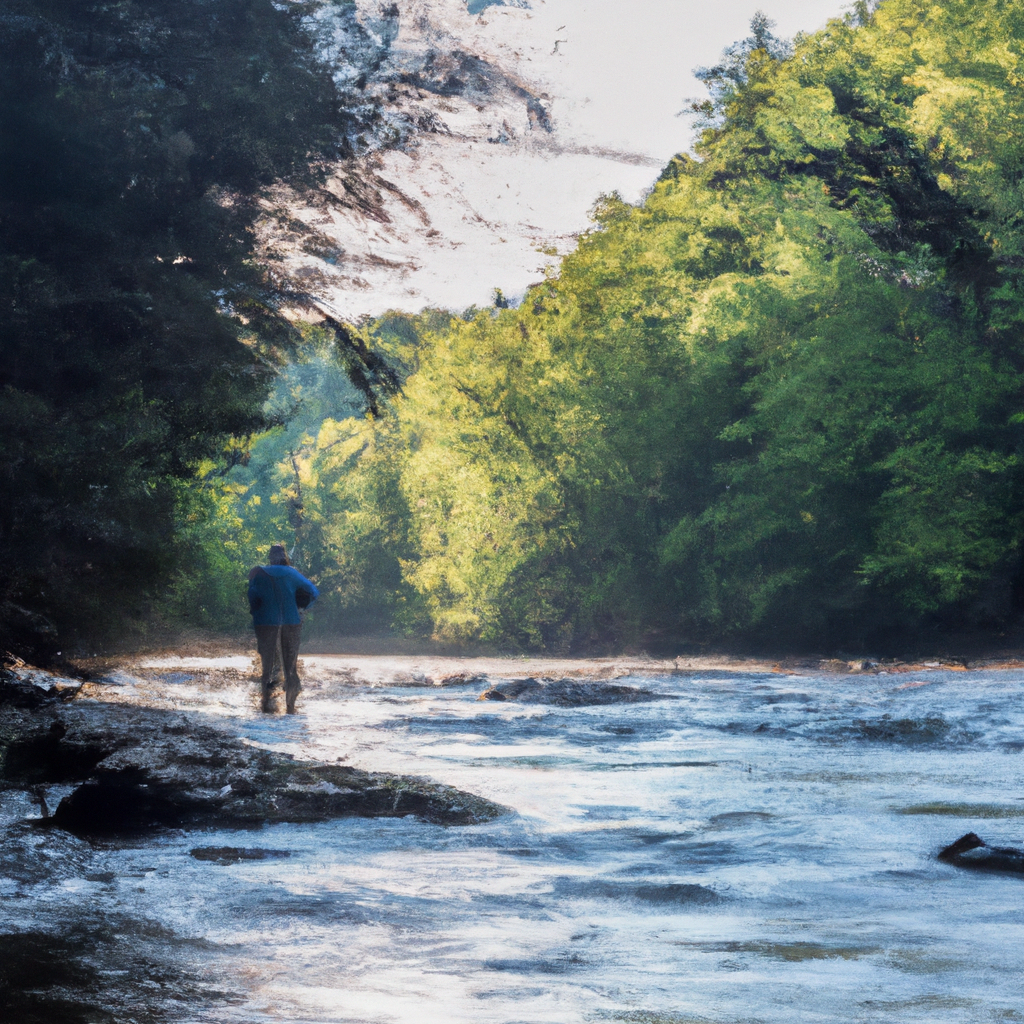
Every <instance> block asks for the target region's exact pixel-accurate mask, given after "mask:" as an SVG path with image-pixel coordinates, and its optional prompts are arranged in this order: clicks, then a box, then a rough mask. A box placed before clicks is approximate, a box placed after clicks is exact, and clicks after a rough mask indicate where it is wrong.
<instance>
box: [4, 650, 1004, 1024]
mask: <svg viewBox="0 0 1024 1024" xmlns="http://www.w3.org/2000/svg"><path fill="white" fill-rule="evenodd" d="M190 653H195V652H190ZM221 653H222V655H223V656H221V657H210V658H202V657H183V656H179V655H176V654H174V653H173V652H163V653H161V654H156V655H152V656H149V657H138V658H135V659H132V660H124V661H121V662H108V663H100V662H95V663H92V664H90V665H86V666H84V667H85V668H86V669H88V671H89V673H90V676H91V678H89V679H88V680H84V681H83V680H82V679H76V678H59V677H54V676H49V675H46V674H42V673H36V672H33V671H32V670H29V669H27V668H20V669H18V670H17V672H16V673H15V675H14V676H13V677H12V678H8V679H7V680H6V682H5V684H4V688H3V694H2V697H3V701H2V711H0V747H2V748H3V751H4V761H3V789H2V790H0V897H2V899H0V1019H5V1020H6V1019H10V1020H12V1021H18V1022H19V1024H21V1022H23V1021H24V1022H26V1024H28V1022H53V1024H56V1022H58V1021H59V1022H61V1024H64V1022H71V1024H79V1022H82V1024H85V1022H90V1024H95V1022H104V1024H107V1022H110V1024H114V1022H116V1024H122V1022H123V1024H128V1022H129V1021H143V1022H147V1024H148V1022H153V1024H155V1022H157V1021H161V1022H162V1021H177V1020H181V1021H190V1022H192V1021H200V1020H201V1021H209V1022H217V1024H236V1022H242V1021H244V1022H245V1024H254V1022H259V1024H263V1022H271V1021H280V1020H288V1021H294V1022H299V1021H303V1022H304V1021H316V1022H317V1024H327V1022H339V1024H340V1022H342V1021H344V1022H351V1021H380V1020H394V1021H402V1022H405V1021H408V1022H410V1024H413V1022H415V1024H421V1022H423V1021H434V1020H438V1021H441V1020H446V1021H449V1020H451V1021H466V1022H469V1021H473V1022H474V1024H476V1022H479V1021H488V1022H490V1021H494V1022H495V1024H501V1022H506V1021H510V1020H520V1019H530V1020H531V1021H532V1020H536V1021H550V1022H552V1024H576V1022H580V1024H582V1022H583V1021H592V1020H594V1019H604V1020H612V1021H615V1020H618V1021H637V1020H652V1021H663V1020H664V1021H675V1020H691V1019H709V1020H720V1021H739V1020H750V1019H758V1020H764V1021H771V1022H773V1024H775V1022H778V1024H783V1022H784V1024H789V1022H791V1021H799V1020H808V1021H809V1020H820V1019H829V1020H850V1021H861V1020H876V1019H877V1020H883V1019H892V1018H891V1015H892V1014H897V1015H898V1016H899V1017H900V1019H901V1020H908V1021H925V1020H928V1021H930V1020H933V1019H938V1018H936V1016H935V1014H936V1013H938V1014H940V1015H941V1014H944V1013H947V1012H950V1013H955V1014H956V1019H962V1020H965V1021H968V1020H969V1021H974V1020H978V1021H981V1020H990V1019H995V1018H998V1017H1000V1016H1001V1018H1005V1019H1012V1014H1011V1015H1010V1016H1009V1017H1007V1015H1008V1014H1010V1011H1012V1010H1014V1006H1015V1003H1014V999H1015V996H1014V991H1015V982H1014V981H1013V980H1012V979H1014V978H1016V977H1018V976H1019V972H1020V970H1021V969H1024V963H1022V962H1021V960H1020V955H1019V952H1018V951H1019V948H1020V944H1019V938H1020V936H1019V931H1020V929H1019V925H1018V924H1017V923H1016V922H1015V918H1014V917H1013V911H1012V907H1013V906H1015V903H1016V895H1017V892H1018V888H1019V885H1020V878H1019V875H1017V874H1015V871H1013V870H1011V871H1008V870H1006V867H1007V865H1009V867H1010V868H1013V869H1016V868H1017V867H1019V863H1020V854H1019V849H1020V829H1019V825H1020V821H1021V820H1024V818H1022V815H1024V810H1022V809H1021V807H1020V804H1019V797H1018V796H1017V794H1018V793H1019V792H1020V789H1019V783H1020V771H1021V769H1020V753H1021V750H1022V749H1024V739H1022V737H1024V720H1022V719H1021V713H1020V710H1019V696H1018V695H1019V692H1020V686H1021V685H1022V682H1021V681H1022V680H1024V672H1022V671H1021V668H1020V666H1019V665H1016V666H1015V665H1014V664H1013V663H1012V660H1011V659H1006V660H1004V661H1003V662H1002V664H1003V665H1004V666H1005V670H1004V671H995V670H993V669H992V666H991V664H990V665H988V666H980V667H979V666H975V665H973V664H972V663H967V664H965V663H963V662H951V661H944V660H943V659H935V660H929V661H927V662H916V663H905V664H901V663H895V662H890V663H881V662H877V661H873V660H861V661H855V662H849V661H843V662H834V663H833V662H829V663H824V664H823V663H820V662H817V661H812V662H803V663H790V664H780V663H778V662H768V661H762V662H756V661H748V662H738V661H732V662H730V661H727V660H726V659H717V660H708V661H699V660H697V659H689V660H683V659H673V660H662V661H658V660H655V659H650V658H642V657H638V658H631V659H629V658H621V659H595V660H587V661H570V660H566V659H550V660H525V659H498V658H494V659H449V658H442V657H433V656H431V657H428V656H415V657H414V656H407V657H390V656H379V657H359V658H357V657H340V656H327V655H322V656H321V655H311V656H309V657H307V658H305V659H304V663H305V664H304V672H305V675H304V685H305V691H304V693H303V694H302V696H301V697H300V702H299V711H300V713H299V714H298V715H294V716H287V715H284V714H274V715H261V714H260V712H259V707H258V696H257V692H256V691H257V687H256V684H255V682H254V679H253V671H252V669H253V666H252V663H251V657H250V655H248V654H241V653H239V652H237V651H235V652H228V651H224V652H221ZM958 836H959V837H963V839H961V840H960V841H959V842H958V843H955V844H954V846H953V847H950V845H949V844H950V843H953V841H954V840H956V839H957V837H958ZM978 836H981V837H983V840H982V839H979V838H978ZM940 852H941V853H942V856H940ZM983 862H984V863H983ZM965 868H977V869H978V870H964V869H965Z"/></svg>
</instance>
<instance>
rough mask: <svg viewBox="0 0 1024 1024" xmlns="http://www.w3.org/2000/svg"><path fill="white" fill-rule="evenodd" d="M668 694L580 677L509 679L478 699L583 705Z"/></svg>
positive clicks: (636, 700)
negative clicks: (581, 678)
mask: <svg viewBox="0 0 1024 1024" xmlns="http://www.w3.org/2000/svg"><path fill="white" fill-rule="evenodd" d="M671 699H673V698H672V697H671V696H670V695H669V694H663V693H654V692H652V691H651V690H644V689H641V688H640V687H638V686H621V685H619V684H617V683H604V682H595V681H593V680H580V679H533V678H529V679H512V680H509V681H508V682H504V683H498V684H496V685H495V686H492V687H491V688H490V689H488V690H485V691H484V692H483V693H481V694H480V696H479V697H478V698H477V700H499V701H508V700H518V701H522V702H524V703H528V704H555V705H557V706H559V707H569V708H571V707H585V706H587V705H599V704H636V703H639V702H641V701H651V700H671Z"/></svg>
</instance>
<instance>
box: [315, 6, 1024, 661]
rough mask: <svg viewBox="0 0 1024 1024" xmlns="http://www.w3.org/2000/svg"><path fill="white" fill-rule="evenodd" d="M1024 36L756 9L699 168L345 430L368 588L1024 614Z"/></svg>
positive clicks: (518, 638) (1001, 9)
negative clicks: (782, 25) (763, 13)
mask: <svg viewBox="0 0 1024 1024" xmlns="http://www.w3.org/2000/svg"><path fill="white" fill-rule="evenodd" d="M1022 48H1024V13H1022V12H1021V11H1020V9H1019V8H1018V7H1017V6H1015V5H1012V4H1006V3H1002V2H998V0H987V2H981V3H975V2H972V3H966V2H962V3H956V2H954V3H948V4H943V5H941V6H939V5H935V6H933V5H929V4H925V3H922V2H919V0H887V2H885V3H883V4H881V6H880V7H879V8H878V9H877V10H876V11H874V12H873V13H872V12H870V11H869V10H868V9H867V7H866V5H861V7H860V8H858V9H857V11H856V12H855V14H854V15H852V16H851V17H850V18H848V19H846V20H838V21H835V22H832V23H831V24H830V25H829V27H828V28H827V29H826V30H824V31H823V32H820V33H818V34H816V35H813V36H808V37H801V38H798V39H797V40H796V41H795V43H794V45H793V46H792V49H791V51H790V50H787V49H786V48H785V47H783V46H782V45H781V44H777V42H776V41H774V40H773V39H772V38H771V36H770V33H769V32H768V26H767V25H766V24H765V23H763V22H761V23H759V24H758V25H755V32H754V34H753V35H752V37H751V39H750V40H747V41H746V42H745V43H744V44H741V45H740V46H739V47H738V48H734V49H733V51H731V52H730V54H728V55H727V58H728V59H727V60H726V61H724V62H723V64H722V65H720V66H718V67H717V68H711V69H708V70H707V71H706V72H704V75H705V78H706V79H707V80H708V82H709V85H710V86H711V92H712V100H711V101H709V104H707V105H705V106H704V107H703V108H702V109H701V110H700V114H701V117H702V119H703V124H704V129H703V135H702V137H701V141H700V143H699V145H698V147H697V152H696V159H693V158H690V157H686V156H680V157H679V158H677V159H676V160H674V161H673V162H672V164H671V165H670V166H669V167H668V168H667V169H666V171H665V173H664V174H663V175H662V178H661V180H660V181H659V182H658V184H657V185H656V187H655V189H654V190H653V192H652V193H651V195H650V196H649V197H648V198H647V199H646V200H645V201H644V202H643V203H641V204H640V205H639V206H637V207H631V206H628V205H626V204H623V203H622V202H620V201H618V200H616V199H614V198H610V199H608V200H606V201H605V202H604V203H603V204H602V205H601V206H600V208H599V209H598V210H597V211H596V215H597V226H596V227H595V229H594V230H593V231H591V232H590V233H589V234H588V235H587V236H586V237H585V238H583V239H582V240H581V242H580V245H579V247H578V249H577V250H576V251H575V252H574V253H573V254H572V255H570V256H569V257H568V258H567V259H566V260H565V262H564V263H563V265H562V268H561V270H560V272H559V274H558V276H557V277H554V278H552V279H550V280H548V281H545V282H544V283H542V284H539V285H537V286H536V287H534V288H533V289H531V290H530V292H529V293H528V294H527V296H526V298H525V300H524V302H523V303H522V305H521V306H520V307H519V308H518V309H495V310H490V311H484V312H479V313H476V314H475V315H472V316H470V317H468V318H463V319H461V320H455V321H453V322H451V324H450V325H449V324H440V325H426V324H420V325H419V338H418V343H417V348H416V361H415V366H413V367H411V368H412V370H413V371H414V372H411V374H410V375H409V377H408V379H407V380H406V383H405V389H404V394H403V395H402V397H401V398H399V399H397V400H395V401H394V402H393V403H392V404H391V406H390V413H389V415H387V416H384V417H383V418H382V419H380V420H378V421H375V422H370V421H364V420H358V421H356V420H349V421H343V422H340V423H339V422H335V421H332V422H330V423H326V424H325V425H324V427H323V428H322V430H321V432H320V435H319V437H318V439H317V442H316V444H315V445H313V446H312V447H311V449H310V454H309V460H308V467H309V470H308V472H309V474H310V478H309V479H310V483H311V490H312V491H315V492H316V493H317V494H318V495H319V497H318V499H317V500H318V501H320V502H321V503H322V504H320V505H319V506H318V510H317V515H318V517H319V520H318V522H319V525H318V526H317V529H318V531H320V532H319V533H318V537H319V540H318V544H319V548H318V550H319V551H320V552H321V557H323V558H324V559H325V561H324V563H323V564H324V565H325V566H326V565H327V563H328V562H331V560H332V559H333V563H332V564H336V565H338V566H345V573H344V574H339V579H340V578H341V575H344V576H345V578H346V580H347V581H348V582H347V583H346V584H345V585H346V586H348V587H349V588H350V590H349V591H348V596H347V600H348V601H350V602H352V601H355V600H357V598H358V595H359V594H360V592H364V593H366V594H367V595H368V599H369V594H370V592H371V591H373V590H374V588H378V590H377V592H375V596H374V597H373V598H372V601H373V602H376V606H377V607H380V608H385V607H387V600H386V598H387V595H386V594H383V593H382V592H381V591H382V590H386V591H388V592H389V593H391V594H392V595H393V600H392V604H391V612H392V614H395V613H396V611H397V612H398V613H399V618H400V620H401V621H403V622H405V623H406V624H407V625H412V626H415V625H417V624H418V625H419V626H421V627H424V628H429V629H431V630H432V631H433V632H434V633H435V634H436V635H439V636H443V637H451V638H463V639H466V638H483V639H491V640H500V641H503V642H509V643H513V644H518V645H522V646H541V645H546V646H556V647H557V646H560V645H561V646H564V645H566V644H568V643H571V642H573V641H579V640H586V639H588V638H591V639H596V638H604V639H610V640H622V639H624V638H628V637H638V636H641V635H645V633H646V634H648V635H649V634H650V633H652V632H657V631H658V630H661V631H667V632H668V633H669V634H670V635H674V636H689V637H698V638H708V637H722V636H729V635H732V636H737V635H745V636H751V635H761V636H771V637H775V638H779V639H782V638H787V637H788V638H790V639H799V640H802V641H810V642H821V643H833V642H852V641H855V640H857V639H858V638H867V637H879V636H881V635H883V634H884V632H885V631H886V629H895V628H899V627H905V626H907V625H909V624H913V623H916V622H920V621H921V616H922V615H931V616H939V617H940V618H941V617H943V616H945V617H946V621H948V622H956V621H958V617H959V620H960V621H962V622H966V621H967V618H968V617H969V616H971V615H974V616H975V618H977V617H978V616H981V615H982V607H983V606H984V607H985V608H987V609H989V611H991V610H992V609H997V610H1001V611H1000V614H1003V615H1005V614H1008V613H1009V611H1010V610H1011V605H1012V600H1011V598H1012V593H1011V591H1012V590H1013V586H1014V580H1015V579H1017V580H1018V581H1019V575H1020V574H1019V562H1020V542H1021V536H1022V529H1024V522H1022V518H1021V508H1022V500H1021V499H1022V498H1024V494H1022V489H1024V474H1022V466H1021V458H1022V452H1024V433H1022V420H1024V417H1022V416H1021V413H1020V410H1021V379H1022V378H1021V375H1020V371H1021V361H1022V356H1024V347H1022V338H1021V311H1022V308H1024V307H1022V305H1021V301H1020V289H1021V268H1022V266H1024V259H1022V258H1021V253H1020V246H1021V245H1022V244H1024V234H1022V223H1021V213H1020V210H1021V207H1022V199H1024V197H1022V195H1021V181H1022V177H1024V176H1022V173H1021V172H1022V170H1024V167H1022V165H1021V159H1022V155H1024V149H1022V145H1021V143H1020V141H1019V139H1020V138H1021V133H1020V123H1021V121H1020V119H1021V115H1022V113H1024V92H1022V90H1021V88H1020V84H1021V77H1020V76H1021V75H1022V73H1024V63H1022V61H1024V57H1022ZM328 496H329V497H328ZM332 502H333V504H332ZM307 507H308V505H307ZM328 551H330V552H332V555H331V558H327V557H326V555H327V552H328ZM384 580H386V581H387V582H386V584H384V583H383V582H382V581H384ZM354 581H358V582H354ZM339 586H341V584H340V583H339ZM360 588H365V590H364V591H361V590H360ZM1018 589H1019V583H1018ZM982 599H984V600H982ZM971 602H973V604H972V603H971Z"/></svg>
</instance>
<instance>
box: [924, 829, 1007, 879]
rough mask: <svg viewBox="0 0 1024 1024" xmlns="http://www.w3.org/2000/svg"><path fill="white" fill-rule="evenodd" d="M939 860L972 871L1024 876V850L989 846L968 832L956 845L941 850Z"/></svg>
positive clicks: (979, 837) (951, 844) (974, 834)
mask: <svg viewBox="0 0 1024 1024" xmlns="http://www.w3.org/2000/svg"><path fill="white" fill-rule="evenodd" d="M939 860H941V861H943V862H944V863H946V864H952V865H954V866H955V867H958V868H970V869H971V870H972V871H994V872H998V873H999V874H1011V875H1024V850H1015V849H1013V848H1012V847H1009V846H989V845H988V843H986V842H985V840H984V839H982V838H981V836H979V835H977V834H976V833H975V832H968V833H967V834H966V835H963V836H961V837H960V838H959V839H958V840H957V841H956V842H955V843H950V845H949V846H944V847H943V848H942V849H941V850H939Z"/></svg>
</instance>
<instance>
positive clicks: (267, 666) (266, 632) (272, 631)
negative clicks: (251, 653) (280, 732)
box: [255, 625, 302, 713]
mask: <svg viewBox="0 0 1024 1024" xmlns="http://www.w3.org/2000/svg"><path fill="white" fill-rule="evenodd" d="M255 629H256V649H257V650H258V651H259V652H260V661H262V663H263V676H262V678H261V679H260V686H261V689H262V694H263V710H264V711H269V710H270V686H271V680H272V678H273V675H274V662H275V661H276V660H277V653H278V650H280V652H281V666H282V668H283V669H284V696H285V704H286V706H287V709H288V712H289V713H291V712H293V711H294V710H295V698H296V697H297V696H298V695H299V690H300V689H301V687H300V686H299V669H298V665H297V662H298V658H299V640H300V639H301V636H302V626H301V625H298V626H256V627H255Z"/></svg>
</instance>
